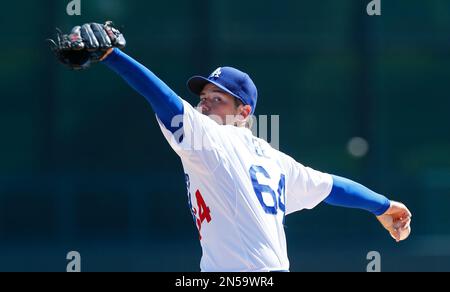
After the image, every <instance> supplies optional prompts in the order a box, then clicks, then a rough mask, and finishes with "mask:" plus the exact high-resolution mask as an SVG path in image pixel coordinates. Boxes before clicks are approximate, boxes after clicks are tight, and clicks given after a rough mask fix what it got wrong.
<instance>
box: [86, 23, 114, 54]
mask: <svg viewBox="0 0 450 292" xmlns="http://www.w3.org/2000/svg"><path fill="white" fill-rule="evenodd" d="M91 28H92V31H93V32H94V35H95V37H96V39H97V41H98V43H99V48H100V49H101V50H107V49H109V48H111V40H110V38H109V36H108V34H107V33H106V31H105V30H104V29H103V25H101V24H98V23H92V24H91Z"/></svg>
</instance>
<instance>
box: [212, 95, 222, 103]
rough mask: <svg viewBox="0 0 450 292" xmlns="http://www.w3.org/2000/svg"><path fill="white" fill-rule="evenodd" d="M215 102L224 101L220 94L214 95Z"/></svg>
mask: <svg viewBox="0 0 450 292" xmlns="http://www.w3.org/2000/svg"><path fill="white" fill-rule="evenodd" d="M213 100H214V101H215V102H220V101H222V98H220V97H218V96H216V97H214V99H213Z"/></svg>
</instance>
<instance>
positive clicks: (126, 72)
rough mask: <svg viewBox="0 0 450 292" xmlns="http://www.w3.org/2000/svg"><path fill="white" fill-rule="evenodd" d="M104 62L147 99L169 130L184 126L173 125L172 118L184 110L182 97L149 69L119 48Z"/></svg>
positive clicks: (173, 130) (172, 130)
mask: <svg viewBox="0 0 450 292" xmlns="http://www.w3.org/2000/svg"><path fill="white" fill-rule="evenodd" d="M103 63H104V64H105V65H106V66H108V67H109V68H110V69H111V70H113V71H114V72H116V73H117V74H118V75H120V76H121V77H122V78H123V79H125V81H126V82H128V84H129V85H130V86H131V87H132V88H133V89H134V90H136V91H137V92H139V93H140V94H141V95H143V96H144V97H145V98H146V99H147V101H148V102H149V103H150V105H151V107H152V109H153V111H154V112H155V113H156V115H157V116H158V118H159V120H160V121H161V122H162V123H163V124H164V126H165V127H166V128H167V129H168V130H170V131H171V132H172V133H174V132H175V131H176V130H178V129H179V128H180V127H181V126H182V125H181V126H178V127H172V125H171V121H172V119H173V118H174V117H175V116H177V115H182V114H183V112H184V107H183V101H182V99H181V98H180V97H179V96H178V95H177V94H176V93H175V92H174V91H173V90H172V89H170V87H168V86H167V85H166V84H165V83H164V82H162V81H161V80H160V79H159V78H158V77H157V76H156V75H155V74H153V73H152V72H151V71H150V70H149V69H147V68H146V67H145V66H143V65H142V64H140V63H139V62H137V61H136V60H134V59H133V58H131V57H130V56H128V55H127V54H125V53H124V52H122V51H121V50H119V49H117V48H115V49H114V50H113V52H112V53H111V54H110V55H109V56H108V57H107V58H106V59H105V60H104V61H103Z"/></svg>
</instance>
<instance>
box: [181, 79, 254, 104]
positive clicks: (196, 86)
mask: <svg viewBox="0 0 450 292" xmlns="http://www.w3.org/2000/svg"><path fill="white" fill-rule="evenodd" d="M208 83H211V84H214V85H215V86H217V87H219V88H220V89H221V90H223V91H225V92H226V93H228V94H230V95H232V96H233V97H235V98H237V99H239V100H240V101H242V103H244V104H246V103H245V102H244V101H243V100H242V98H240V97H239V96H237V95H235V94H234V93H233V92H231V91H229V90H228V89H226V88H225V87H224V86H222V85H221V84H219V83H217V82H214V81H213V80H209V79H208V78H205V77H203V76H194V77H191V78H190V79H189V80H188V82H187V87H188V89H189V90H190V91H191V92H192V93H194V94H196V95H200V93H201V92H202V90H203V88H204V87H205V85H206V84H208Z"/></svg>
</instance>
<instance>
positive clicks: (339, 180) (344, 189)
mask: <svg viewBox="0 0 450 292" xmlns="http://www.w3.org/2000/svg"><path fill="white" fill-rule="evenodd" d="M332 177H333V188H332V190H331V192H330V194H329V195H328V197H327V198H326V199H325V203H327V204H330V205H333V206H341V207H347V208H358V209H364V210H367V211H369V212H371V213H373V214H374V215H376V216H379V215H382V214H383V213H384V212H386V210H387V209H389V207H390V201H389V200H388V199H387V198H386V197H384V196H382V195H380V194H377V193H375V192H373V191H371V190H370V189H368V188H366V187H365V186H363V185H361V184H359V183H356V182H354V181H352V180H349V179H346V178H343V177H339V176H334V175H333V176H332Z"/></svg>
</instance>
